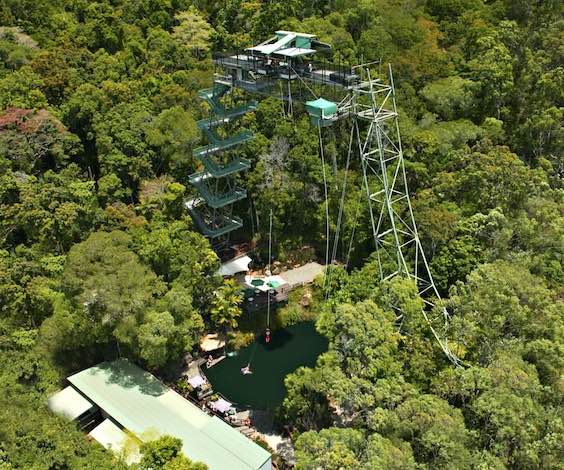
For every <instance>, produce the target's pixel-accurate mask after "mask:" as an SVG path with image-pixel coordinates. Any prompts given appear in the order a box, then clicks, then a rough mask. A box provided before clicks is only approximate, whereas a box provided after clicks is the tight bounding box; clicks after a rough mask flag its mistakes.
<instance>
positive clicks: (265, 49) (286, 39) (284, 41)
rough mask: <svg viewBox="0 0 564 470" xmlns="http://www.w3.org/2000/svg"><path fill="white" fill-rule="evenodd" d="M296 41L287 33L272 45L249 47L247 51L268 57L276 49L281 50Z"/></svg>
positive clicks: (293, 35) (292, 35) (292, 34)
mask: <svg viewBox="0 0 564 470" xmlns="http://www.w3.org/2000/svg"><path fill="white" fill-rule="evenodd" d="M294 39H296V35H295V34H294V33H287V34H286V36H283V37H281V38H280V39H278V40H277V41H276V42H274V43H272V44H261V45H259V46H254V47H249V48H248V49H247V50H248V51H257V52H262V53H263V54H266V55H269V54H272V53H273V52H276V51H277V50H278V49H282V48H283V47H285V46H287V45H288V44H289V43H291V42H292V41H293V40H294Z"/></svg>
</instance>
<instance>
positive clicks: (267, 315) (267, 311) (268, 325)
mask: <svg viewBox="0 0 564 470" xmlns="http://www.w3.org/2000/svg"><path fill="white" fill-rule="evenodd" d="M271 259H272V208H271V209H270V227H269V231H268V272H267V274H268V275H269V276H270V275H271V270H270V261H271ZM266 293H267V296H266V297H267V304H266V328H267V330H268V329H269V328H270V289H268V290H267V291H266Z"/></svg>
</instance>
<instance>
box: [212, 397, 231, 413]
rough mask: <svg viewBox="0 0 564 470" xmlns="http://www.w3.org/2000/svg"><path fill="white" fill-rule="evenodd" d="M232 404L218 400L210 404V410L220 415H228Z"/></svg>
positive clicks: (221, 399) (222, 399)
mask: <svg viewBox="0 0 564 470" xmlns="http://www.w3.org/2000/svg"><path fill="white" fill-rule="evenodd" d="M231 405H232V403H231V402H228V401H227V400H225V399H224V398H218V399H217V400H216V401H212V402H210V408H212V409H214V410H215V411H218V412H219V413H226V412H227V411H229V408H231Z"/></svg>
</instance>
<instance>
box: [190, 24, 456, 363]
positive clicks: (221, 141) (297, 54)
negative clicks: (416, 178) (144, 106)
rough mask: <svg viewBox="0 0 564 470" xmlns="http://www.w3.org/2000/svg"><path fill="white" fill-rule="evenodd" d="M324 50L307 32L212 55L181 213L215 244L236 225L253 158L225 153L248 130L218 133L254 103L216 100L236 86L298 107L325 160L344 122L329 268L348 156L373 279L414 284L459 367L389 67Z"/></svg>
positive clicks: (334, 251) (282, 33)
mask: <svg viewBox="0 0 564 470" xmlns="http://www.w3.org/2000/svg"><path fill="white" fill-rule="evenodd" d="M330 53H331V46H330V45H328V44H325V43H322V42H320V41H318V40H317V37H316V36H315V35H313V34H304V33H298V32H292V31H276V35H275V36H273V37H272V38H270V39H269V40H267V41H265V42H263V43H261V44H259V45H257V46H254V47H250V48H247V49H245V50H243V51H238V52H234V53H227V54H216V55H214V63H215V66H216V74H215V76H214V84H213V87H212V88H210V89H206V90H202V91H201V92H200V97H201V98H202V99H204V100H206V101H207V102H208V104H209V108H210V116H209V118H206V119H203V120H202V121H199V122H198V126H199V127H200V129H202V131H203V132H204V133H205V135H206V136H207V138H208V139H209V142H210V143H209V145H206V146H204V147H200V148H198V149H196V150H194V156H195V157H197V158H198V159H200V160H201V162H202V164H203V167H204V170H203V171H201V172H198V173H195V174H193V175H192V176H190V182H191V183H192V184H193V185H194V186H195V187H196V189H197V190H198V193H199V196H198V197H196V198H193V199H191V200H188V201H186V207H187V209H188V210H189V211H190V214H191V215H192V217H193V219H194V221H195V223H196V225H197V226H198V228H199V229H200V230H201V232H202V233H203V234H204V235H205V236H207V237H209V238H210V239H211V241H212V244H213V245H214V246H216V247H219V246H225V245H226V244H227V243H228V241H229V235H230V233H231V232H233V231H234V230H237V229H239V228H241V227H242V225H243V222H242V220H241V219H240V218H239V217H237V216H235V215H234V214H233V204H234V203H235V202H237V201H239V200H241V199H244V198H245V197H246V191H245V189H243V188H240V187H238V186H237V184H236V181H237V174H238V173H239V172H241V171H244V170H246V169H248V168H249V167H250V162H249V161H248V160H246V159H243V158H238V157H228V155H229V154H230V153H231V152H229V150H232V149H234V148H235V147H236V146H237V145H240V144H243V143H244V142H246V141H248V140H249V139H251V138H252V134H251V133H250V132H246V131H242V132H238V133H235V134H234V135H232V136H231V137H229V136H226V137H223V136H220V135H219V133H218V130H219V128H221V127H222V126H225V125H229V124H231V123H232V122H233V121H234V120H235V119H237V118H238V117H240V116H243V115H244V114H245V113H247V112H249V111H253V110H255V109H256V106H257V102H256V101H249V102H247V103H244V104H242V105H239V106H234V107H232V108H226V107H225V106H224V105H222V104H221V101H220V99H221V98H222V96H224V95H227V94H229V93H232V92H233V91H234V90H240V91H244V92H246V94H248V95H252V96H253V97H254V98H256V99H260V97H261V96H275V97H279V98H280V99H281V100H282V102H283V103H284V111H285V113H286V114H287V115H288V116H291V115H292V114H293V112H294V107H295V105H296V104H298V103H302V104H303V105H305V109H306V110H307V112H308V113H309V115H310V117H311V122H312V124H313V125H314V126H315V127H317V132H318V137H319V145H320V153H321V158H322V160H323V128H324V127H327V126H331V125H333V124H334V123H335V122H337V121H341V120H347V121H348V122H349V123H350V140H349V148H348V155H347V158H346V167H345V173H344V174H345V177H344V181H343V184H342V193H341V207H340V209H339V215H338V220H337V224H336V227H337V228H336V232H335V234H334V241H335V243H334V245H333V249H332V253H331V254H330V253H329V251H330V250H329V236H327V263H328V264H331V263H333V262H335V261H336V254H337V240H338V237H339V231H340V225H341V221H342V216H343V201H344V200H345V198H346V192H347V173H348V169H349V164H350V162H351V157H353V156H354V158H358V159H359V163H360V168H361V171H362V176H363V186H364V188H363V191H364V192H365V194H366V198H367V205H368V210H369V216H370V217H369V221H370V231H371V233H372V236H373V240H374V245H375V251H376V259H377V261H378V267H379V275H380V279H381V280H382V281H384V280H387V279H391V278H392V277H394V276H398V275H399V276H404V277H408V278H411V279H413V280H414V281H415V282H416V284H417V286H418V291H419V294H420V295H421V297H422V299H423V300H424V302H425V308H424V309H423V310H422V312H421V314H422V315H423V316H424V318H425V320H426V322H427V324H428V326H429V328H430V330H431V332H432V334H433V336H434V337H435V339H436V341H437V342H438V344H439V345H440V347H441V348H442V350H443V352H444V353H445V355H446V356H447V357H448V359H449V360H450V361H451V362H453V363H454V364H455V365H460V364H461V361H460V360H459V358H458V357H457V355H456V354H455V353H454V352H453V350H452V349H451V345H452V344H453V343H452V342H451V340H449V334H448V333H449V328H448V326H449V314H448V311H447V310H446V309H444V308H442V307H439V306H437V305H436V302H437V300H440V294H439V292H438V290H437V288H436V286H435V283H434V281H433V277H432V274H431V271H430V269H429V265H428V262H427V259H426V257H425V253H424V251H423V247H422V245H421V242H420V239H419V235H418V232H417V226H416V224H415V219H414V217H413V210H412V207H411V201H410V198H409V191H408V184H407V178H406V173H405V166H404V159H403V152H402V146H401V138H400V132H399V125H398V113H397V107H396V94H395V88H394V81H393V76H392V70H391V67H390V66H389V65H388V66H387V67H386V71H385V73H384V74H382V73H380V72H381V68H382V66H381V64H380V63H367V64H360V65H355V66H343V65H341V64H335V63H331V62H330V61H328V60H321V59H320V57H324V56H325V57H327V56H329V55H330ZM231 127H233V126H231ZM326 195H327V192H326ZM326 215H327V220H328V218H329V216H328V213H326ZM327 227H329V224H328V221H327ZM327 230H329V229H327ZM328 235H329V233H328ZM329 275H330V271H329V273H328V276H329ZM393 307H394V308H396V307H397V306H393ZM398 313H399V315H398V317H401V312H398Z"/></svg>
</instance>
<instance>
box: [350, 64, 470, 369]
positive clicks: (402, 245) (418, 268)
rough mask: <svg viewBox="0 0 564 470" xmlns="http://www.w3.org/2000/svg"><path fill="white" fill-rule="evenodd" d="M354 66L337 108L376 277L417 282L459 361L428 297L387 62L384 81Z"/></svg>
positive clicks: (432, 323) (433, 324)
mask: <svg viewBox="0 0 564 470" xmlns="http://www.w3.org/2000/svg"><path fill="white" fill-rule="evenodd" d="M357 72H358V73H359V74H360V75H361V82H360V83H359V84H358V85H356V86H354V87H353V88H352V95H351V96H350V100H349V101H347V103H346V104H345V105H344V107H343V109H342V110H341V112H348V113H349V115H350V117H351V118H352V120H353V132H354V133H355V134H356V140H357V144H358V151H359V155H360V161H361V167H362V173H363V181H364V187H365V190H366V195H367V198H368V207H369V212H370V223H371V230H372V236H373V238H374V244H375V248H376V258H377V261H378V269H379V273H380V279H381V280H382V281H385V280H387V279H391V278H392V277H394V276H398V275H400V276H406V277H408V278H410V279H413V280H414V281H415V282H416V284H417V288H418V292H419V295H420V296H421V298H422V299H423V301H424V302H425V304H426V306H427V308H426V309H423V311H422V314H423V315H424V317H425V320H426V321H427V323H428V324H429V327H430V329H431V331H432V333H433V335H434V336H435V339H436V340H437V341H438V343H439V345H440V346H441V348H442V350H443V351H444V353H445V354H446V355H447V357H448V358H449V359H450V360H451V361H452V362H453V363H455V364H459V363H460V361H459V359H458V357H457V356H456V355H455V354H454V353H453V352H452V351H451V349H450V346H449V341H448V336H447V333H448V324H449V314H448V312H447V310H446V309H444V308H439V307H436V305H435V304H434V302H432V301H431V300H430V298H433V296H434V298H436V299H439V300H440V298H441V297H440V294H439V292H438V290H437V287H436V286H435V283H434V281H433V276H432V274H431V271H430V269H429V264H428V262H427V258H426V256H425V252H424V250H423V247H422V245H421V240H420V239H419V234H418V232H417V225H416V223H415V218H414V216H413V209H412V207H411V201H410V196H409V188H408V183H407V178H406V173H405V165H404V158H403V151H402V145H401V137H400V130H399V123H398V112H397V106H396V95H395V87H394V81H393V75H392V69H391V66H388V81H387V82H384V81H383V80H381V79H375V78H372V76H371V72H370V69H369V68H368V67H358V68H357ZM359 121H366V122H367V123H368V128H367V130H366V132H365V133H361V131H360V126H359ZM374 179H375V180H376V181H377V182H378V183H379V184H378V187H377V188H374V187H373V186H374V185H373V184H371V181H373V180H374Z"/></svg>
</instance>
